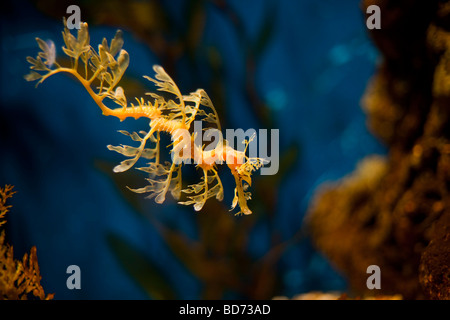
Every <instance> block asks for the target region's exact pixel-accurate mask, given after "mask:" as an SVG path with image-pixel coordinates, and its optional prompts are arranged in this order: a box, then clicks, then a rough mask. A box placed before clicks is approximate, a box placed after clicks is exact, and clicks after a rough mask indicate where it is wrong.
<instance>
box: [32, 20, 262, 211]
mask: <svg viewBox="0 0 450 320" xmlns="http://www.w3.org/2000/svg"><path fill="white" fill-rule="evenodd" d="M63 38H64V43H65V46H63V47H62V50H63V51H64V54H65V55H67V56H68V57H69V58H70V67H64V66H62V65H60V64H59V63H58V61H57V60H56V50H55V44H54V43H53V42H52V41H47V42H45V41H43V40H42V39H39V38H36V41H37V43H38V45H39V48H40V49H41V52H39V54H38V56H37V57H36V58H32V57H27V61H28V62H29V63H30V64H31V66H30V69H31V72H30V73H29V74H27V75H26V76H25V79H26V80H28V81H38V82H37V84H36V86H37V85H39V84H40V83H42V82H43V81H44V80H45V79H47V78H48V77H50V76H53V75H55V74H57V73H66V74H69V75H72V76H73V77H75V78H76V79H77V80H78V81H79V82H80V83H81V85H82V86H83V87H84V88H85V89H86V91H87V92H88V93H89V95H90V96H91V97H92V99H93V100H94V102H95V103H96V104H97V105H98V106H99V107H100V109H101V111H102V112H103V115H105V116H114V117H117V118H119V119H120V121H123V120H124V119H126V118H130V117H132V118H135V119H138V118H141V117H145V118H148V119H149V120H150V129H149V130H148V131H140V132H139V133H136V132H133V133H129V132H127V131H119V132H121V133H122V134H124V135H127V136H128V137H130V139H131V140H133V141H134V142H136V144H137V146H128V145H120V146H111V145H108V149H109V150H112V151H116V152H118V153H121V154H122V155H124V156H125V157H127V158H128V159H126V160H124V161H122V162H121V163H120V164H119V165H117V166H116V167H115V168H114V172H124V171H126V170H128V169H130V168H131V167H133V166H134V165H135V164H136V162H137V161H138V160H139V159H140V158H144V159H147V160H150V162H149V163H148V166H146V167H142V168H137V169H138V170H142V171H145V172H147V173H148V174H149V177H148V178H147V181H148V185H146V186H145V187H143V188H139V189H131V188H129V189H130V190H131V191H134V192H137V193H149V195H148V198H153V197H154V198H155V201H156V202H157V203H159V204H160V203H163V202H164V200H165V198H166V194H167V193H168V192H170V193H171V194H172V196H173V197H174V198H175V199H176V200H179V199H180V197H181V192H183V193H186V194H187V201H184V202H179V203H180V204H183V205H193V206H194V209H195V210H196V211H200V210H201V209H202V208H203V205H204V204H205V202H206V200H208V199H209V198H212V197H216V199H217V200H219V201H221V200H223V185H222V182H221V180H220V177H219V174H218V172H217V167H216V164H218V163H223V162H226V164H227V166H228V168H229V169H230V170H231V173H232V175H233V176H234V179H235V182H236V188H235V190H234V199H233V202H232V208H231V210H233V209H234V208H235V207H236V206H239V209H240V210H239V212H237V213H236V214H240V213H243V214H246V215H248V214H251V213H252V211H251V210H250V209H249V208H248V205H247V200H249V199H250V198H251V193H250V192H248V191H247V188H248V187H249V186H250V185H251V183H252V180H251V174H252V172H253V171H255V170H258V169H259V168H260V167H262V166H263V164H264V162H265V160H264V159H261V158H250V157H248V156H247V155H246V150H247V147H248V144H249V143H250V141H251V139H249V140H245V141H243V143H244V144H245V150H244V151H238V150H235V149H234V148H232V147H230V146H229V144H228V142H227V141H226V140H225V139H221V140H220V141H219V143H217V145H216V147H215V148H214V149H212V150H205V148H204V146H199V145H197V144H195V143H194V142H195V140H196V139H195V138H196V134H195V132H192V133H191V131H192V130H190V129H191V124H192V122H193V121H194V120H200V121H204V122H207V123H209V125H210V126H212V127H213V128H215V129H217V130H218V131H219V132H221V127H220V122H219V118H218V114H217V112H216V109H215V108H214V105H213V104H212V102H211V100H210V98H209V96H208V95H207V94H206V92H205V91H204V90H203V89H198V90H196V91H195V92H192V93H190V94H189V95H182V94H181V93H180V90H179V89H178V87H177V85H176V84H175V82H174V81H173V80H172V78H171V77H170V76H169V75H168V74H167V73H166V72H165V71H164V69H163V68H162V67H161V66H158V65H155V66H154V67H153V70H154V71H155V73H156V75H155V78H150V77H147V76H145V78H146V79H148V80H150V81H152V82H153V83H154V84H155V86H156V87H157V88H158V89H157V90H158V91H162V92H165V96H171V97H172V99H169V100H167V99H166V98H164V97H163V96H162V95H160V94H158V93H154V92H151V93H148V94H147V95H149V96H150V97H151V98H153V99H152V100H153V101H152V102H150V101H145V100H144V99H143V98H140V99H136V104H133V103H130V104H128V102H127V98H126V96H125V93H124V90H123V88H122V87H120V86H118V84H119V82H120V80H121V78H122V76H123V74H124V73H125V70H126V69H127V67H128V64H129V55H128V53H127V52H126V51H125V50H124V49H122V46H123V37H122V32H121V31H120V30H118V31H117V32H116V34H115V36H114V38H113V39H112V40H111V42H110V43H109V44H108V41H107V40H106V39H103V41H102V43H101V44H100V45H98V51H95V49H94V48H93V47H91V46H90V44H89V32H88V25H87V23H81V25H80V29H79V30H78V33H77V37H75V36H74V35H73V34H71V32H70V31H69V29H68V28H67V24H66V21H65V20H64V31H63ZM105 99H108V100H111V101H113V102H114V103H115V104H117V105H118V107H117V108H114V109H111V108H109V107H107V106H106V105H105V104H104V100H105ZM161 133H166V134H169V135H170V136H171V138H172V141H173V142H172V143H171V144H170V145H168V146H167V147H168V148H169V147H172V149H171V151H170V152H171V154H172V163H170V162H165V163H164V164H163V163H160V134H161ZM186 133H187V134H186ZM147 144H150V145H151V146H147ZM186 150H187V151H186ZM188 160H189V161H191V160H194V163H196V164H197V168H200V169H201V170H202V171H203V177H202V178H201V181H200V182H199V183H197V184H192V185H189V186H188V187H187V188H185V189H182V180H181V167H182V165H183V163H187V161H188ZM188 163H190V162H188Z"/></svg>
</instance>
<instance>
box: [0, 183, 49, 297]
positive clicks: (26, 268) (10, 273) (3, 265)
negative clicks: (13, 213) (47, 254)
mask: <svg viewBox="0 0 450 320" xmlns="http://www.w3.org/2000/svg"><path fill="white" fill-rule="evenodd" d="M12 190H13V187H12V186H9V185H7V186H5V187H4V188H3V189H2V188H0V226H2V225H3V224H5V222H6V220H5V216H6V213H8V211H9V208H10V207H11V206H7V205H6V201H7V199H8V198H10V197H11V196H12V195H13V194H14V192H13V191H12ZM40 282H41V275H40V272H39V265H38V261H37V255H36V247H32V248H31V251H30V254H27V253H25V255H24V256H23V258H22V260H15V259H14V254H13V247H12V246H10V245H8V244H7V243H5V231H4V230H2V232H1V233H0V299H2V300H26V299H29V298H37V299H41V300H43V299H45V300H48V299H53V294H48V295H45V293H44V289H43V288H42V286H41V284H40Z"/></svg>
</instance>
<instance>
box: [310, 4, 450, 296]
mask: <svg viewBox="0 0 450 320" xmlns="http://www.w3.org/2000/svg"><path fill="white" fill-rule="evenodd" d="M373 4H375V5H378V6H379V7H380V8H381V12H382V14H381V16H382V18H381V19H382V26H381V29H380V30H370V35H371V37H372V39H373V41H374V43H375V44H376V45H377V47H378V49H379V50H380V53H381V56H382V62H381V64H380V66H379V67H378V70H377V73H376V75H375V76H374V77H373V79H372V81H371V83H370V84H369V86H368V88H367V90H366V93H365V95H364V97H363V99H362V105H363V108H364V110H365V111H366V113H367V121H368V126H369V128H370V130H371V131H372V132H373V133H374V134H375V135H376V136H377V137H379V138H380V139H381V140H382V141H383V142H384V143H385V144H386V145H387V146H388V148H389V152H388V155H387V156H386V159H383V158H381V157H374V156H371V157H369V158H367V159H364V160H363V161H362V163H361V164H360V165H359V166H358V168H357V170H356V171H355V172H354V173H352V174H350V175H349V176H348V177H345V178H344V179H342V180H341V181H339V182H337V183H334V184H331V185H330V184H327V185H326V186H322V187H320V188H319V190H318V191H317V193H316V195H315V197H314V199H313V201H312V203H311V205H310V208H309V210H308V215H307V223H308V225H309V227H310V229H311V234H312V239H313V242H314V243H315V245H316V246H317V247H318V249H319V250H321V251H322V252H323V253H325V254H326V255H327V256H328V257H329V259H330V260H331V262H332V263H333V264H334V265H335V266H336V267H337V269H339V270H340V271H341V272H342V273H343V274H344V275H346V276H347V277H348V279H349V284H350V286H351V288H352V290H354V292H355V293H356V294H358V295H370V294H372V295H373V290H369V289H368V288H367V286H366V280H367V277H368V276H369V275H368V274H367V273H366V270H367V267H368V266H369V265H378V266H379V267H380V269H381V289H380V290H376V293H377V294H383V295H386V294H388V295H389V294H401V295H402V296H403V297H404V298H405V299H449V298H450V293H449V288H450V286H449V282H450V271H449V270H450V258H449V253H450V218H449V215H450V195H449V190H450V130H449V129H450V122H449V120H450V118H449V116H450V109H449V106H450V3H448V2H447V3H444V2H440V1H426V2H425V1H418V0H415V1H393V0H366V1H363V2H362V10H363V12H365V11H366V8H367V7H368V6H369V5H373Z"/></svg>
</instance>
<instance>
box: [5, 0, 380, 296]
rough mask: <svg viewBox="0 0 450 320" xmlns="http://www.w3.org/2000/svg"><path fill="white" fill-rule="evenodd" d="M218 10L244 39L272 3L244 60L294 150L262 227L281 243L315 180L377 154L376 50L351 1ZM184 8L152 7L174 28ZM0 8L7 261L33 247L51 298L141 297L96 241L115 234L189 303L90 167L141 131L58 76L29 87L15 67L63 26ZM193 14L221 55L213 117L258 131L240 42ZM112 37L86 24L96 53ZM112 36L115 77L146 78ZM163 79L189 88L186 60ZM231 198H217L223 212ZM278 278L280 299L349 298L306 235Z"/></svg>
mask: <svg viewBox="0 0 450 320" xmlns="http://www.w3.org/2000/svg"><path fill="white" fill-rule="evenodd" d="M229 2H230V4H231V5H232V7H233V8H234V9H235V10H236V12H237V14H238V15H239V16H240V17H242V22H243V28H244V30H245V33H246V35H247V37H248V38H249V39H251V38H252V37H253V36H256V35H257V33H258V30H259V28H260V27H261V24H262V23H263V20H264V14H265V9H266V8H267V7H268V6H270V5H272V6H273V7H274V8H276V10H274V11H273V14H274V16H273V21H274V25H273V28H274V29H273V30H274V31H273V35H272V37H271V39H270V42H269V44H268V46H267V48H266V49H265V51H264V52H263V53H262V55H261V57H260V60H259V61H258V65H257V70H256V76H257V78H256V89H257V90H258V92H259V93H260V96H261V98H262V99H263V100H264V102H265V103H266V104H267V105H269V106H270V108H271V109H272V111H273V113H272V114H273V115H274V116H273V118H272V121H273V127H274V128H279V129H280V151H281V152H283V151H285V150H286V148H287V147H288V146H289V145H291V144H292V143H297V144H298V145H300V146H301V153H300V155H299V158H298V161H297V162H296V164H295V166H294V167H293V168H291V169H290V170H289V172H288V173H287V175H286V177H285V178H284V180H283V181H282V184H281V186H280V188H279V189H278V190H276V191H277V194H278V197H277V199H276V214H275V216H274V219H273V220H272V224H273V225H272V226H271V228H274V229H276V230H277V231H278V232H279V233H280V234H282V235H283V237H284V238H285V239H289V238H290V237H292V235H294V234H295V233H296V232H297V231H298V229H299V228H300V227H301V223H302V219H303V217H304V214H305V211H306V209H307V206H308V203H309V201H310V199H311V196H312V195H313V193H314V190H315V189H316V188H317V187H318V186H319V185H320V184H321V183H323V182H324V181H328V180H336V179H338V178H340V177H342V176H343V175H345V174H346V173H349V172H351V171H352V170H353V168H354V166H355V164H356V163H357V161H358V160H360V159H361V158H363V157H364V156H366V155H368V154H371V153H383V152H384V149H383V147H382V146H381V145H380V144H379V143H378V142H377V140H376V139H375V138H374V137H373V136H372V135H371V134H370V133H369V132H368V129H367V128H366V125H365V115H364V113H363V111H362V110H361V107H360V99H361V97H362V94H363V92H364V90H365V87H366V85H367V82H368V80H369V79H370V77H371V75H372V74H373V73H374V70H375V66H376V60H377V52H376V50H375V49H374V48H373V46H372V44H371V42H370V40H369V38H368V35H367V30H366V29H365V21H364V16H363V15H362V13H361V11H360V8H359V1H356V0H353V1H331V0H326V1H316V0H302V1H292V0H284V1H281V0H280V1H269V0H265V1H262V0H253V1H237V0H236V1H229ZM183 3H184V1H163V5H164V7H165V8H166V10H167V12H169V14H170V15H171V16H172V17H173V19H175V20H176V19H181V18H180V17H181V15H182V12H180V10H181V9H180V8H182V7H183V6H182V4H183ZM2 6H3V9H2V19H1V32H2V34H1V87H0V89H1V94H0V99H1V106H0V126H1V127H0V184H2V185H4V184H13V185H14V186H15V190H16V191H17V194H16V195H15V196H14V198H13V200H12V201H11V204H13V208H12V211H11V213H10V215H8V224H7V232H8V234H9V241H10V242H11V243H12V244H13V245H14V248H15V253H16V255H17V256H18V257H20V256H21V255H22V254H23V253H24V252H26V251H29V248H30V247H31V246H33V245H35V246H36V247H37V249H38V259H39V264H40V268H41V273H42V276H43V280H42V284H43V286H44V288H45V290H46V292H50V293H51V292H53V293H55V298H56V299H144V298H147V297H148V296H147V295H146V294H145V292H144V291H143V290H142V289H141V287H140V286H139V285H138V284H137V283H136V282H134V281H133V280H132V278H131V277H130V276H129V275H128V274H127V273H125V272H124V270H123V269H122V267H121V266H120V265H119V263H118V261H117V259H116V257H114V255H113V254H112V252H111V250H110V247H109V246H108V245H107V242H106V240H105V238H106V237H105V234H107V233H108V232H114V233H116V234H119V235H121V237H123V238H125V239H127V240H128V241H129V242H130V243H132V244H134V245H135V246H136V247H137V248H139V249H140V250H142V251H143V252H145V253H146V255H147V256H148V257H149V258H151V259H152V260H154V261H157V263H158V265H159V266H160V267H162V268H163V269H164V270H166V271H167V274H169V275H170V278H171V283H173V285H174V290H175V291H176V292H177V295H178V297H180V298H183V299H196V298H199V297H200V292H201V284H200V283H199V281H198V280H197V279H196V278H195V277H193V276H192V275H190V274H189V273H188V272H186V270H185V269H184V268H183V266H182V265H181V264H180V262H179V261H177V260H176V259H175V258H174V256H173V255H172V254H171V253H170V250H169V249H168V247H167V246H166V245H165V244H164V242H163V241H162V239H161V238H160V236H159V235H158V233H157V232H155V228H154V226H153V224H151V223H149V221H148V220H146V219H144V218H142V217H140V216H138V215H136V214H135V213H134V212H133V210H132V208H131V207H130V206H129V205H128V204H127V202H126V200H125V199H124V198H123V197H122V196H121V195H120V193H119V192H118V190H117V187H116V186H115V185H114V184H113V182H112V180H111V178H110V177H109V176H108V175H106V174H105V173H104V172H102V171H101V170H99V169H98V167H97V166H96V165H95V163H96V161H97V160H99V159H100V160H104V161H109V162H113V163H117V162H118V161H119V160H121V158H120V157H118V156H117V155H116V154H113V153H112V152H110V151H108V150H107V149H106V145H108V144H113V145H118V144H119V143H123V142H128V141H126V140H124V139H123V138H122V137H121V135H120V134H118V133H117V130H119V129H125V130H130V131H131V130H140V129H141V128H142V129H146V126H147V123H146V122H145V121H137V122H134V121H132V120H127V121H125V122H124V123H120V122H119V121H118V120H117V119H115V118H109V117H103V116H102V115H101V113H100V111H99V110H98V108H97V107H96V106H95V104H94V103H93V101H92V100H91V98H90V97H89V96H88V95H87V94H86V92H85V91H84V89H83V88H82V87H81V86H80V85H79V84H77V83H76V82H75V81H73V79H70V78H68V77H65V76H62V75H58V76H55V77H52V78H50V79H48V80H47V81H46V82H44V83H43V84H42V85H40V86H39V87H38V88H37V89H36V88H35V87H34V84H33V83H28V82H26V81H25V80H24V79H23V76H24V74H26V73H27V72H28V64H27V62H26V60H25V58H26V56H29V55H31V56H35V55H36V53H37V52H38V48H37V45H36V42H35V41H34V38H35V37H40V38H42V39H44V40H47V39H53V41H54V42H55V44H56V47H57V48H58V50H59V51H58V53H59V54H61V53H62V52H61V49H60V48H61V46H62V45H63V42H62V37H61V31H62V23H61V20H55V19H52V18H50V17H48V16H46V15H44V14H42V13H41V12H39V11H38V10H36V9H35V7H34V6H33V5H31V4H29V3H28V2H26V1H14V2H12V1H11V2H10V3H9V4H6V5H3V4H2ZM206 7H207V15H206V28H205V32H204V34H203V35H202V39H201V42H202V43H204V44H208V45H211V46H214V47H216V48H217V49H218V51H219V53H220V55H221V57H222V59H223V60H222V63H223V74H221V80H222V81H223V83H224V85H225V86H224V87H225V105H224V106H223V108H224V110H226V116H225V119H222V124H223V125H224V124H226V125H227V126H229V127H232V128H243V129H248V128H260V127H261V124H260V123H259V122H258V119H256V118H255V116H254V114H253V113H252V110H251V108H249V107H248V101H247V99H246V98H245V95H244V89H243V87H244V83H243V81H244V80H243V79H244V76H245V72H246V68H245V65H244V48H243V44H242V42H241V41H240V40H239V35H238V34H236V30H235V29H234V28H233V25H232V23H231V22H230V20H229V19H227V18H226V17H225V16H224V15H223V14H221V12H220V11H218V10H217V9H215V8H214V6H212V5H209V6H208V5H207V6H206ZM63 15H65V12H61V18H62V16H63ZM66 16H67V15H66ZM82 19H83V12H82ZM117 27H121V26H117ZM115 30H116V28H112V27H106V26H98V25H95V26H90V33H91V45H93V46H94V47H96V44H98V43H100V41H101V39H102V37H107V38H108V39H110V38H111V37H112V36H113V35H114V32H115ZM124 38H125V45H124V48H125V49H126V50H127V51H128V52H129V54H130V58H131V61H130V66H129V69H128V72H129V73H131V74H137V75H149V76H152V75H153V71H152V65H153V64H155V63H161V61H159V60H158V58H157V57H156V55H155V54H154V53H152V52H151V50H150V49H149V48H148V46H146V45H145V44H144V43H143V42H142V41H141V40H140V39H139V38H137V37H136V36H134V35H133V34H132V33H131V32H130V31H128V30H127V29H126V28H124ZM176 70H177V79H178V81H179V84H180V87H181V88H182V89H183V90H191V89H192V90H193V89H195V88H191V87H190V81H193V80H192V79H196V77H197V75H195V74H187V71H186V70H188V68H187V62H186V61H185V60H183V59H180V62H179V63H177V65H176ZM206 72H207V71H205V73H206ZM199 77H200V75H199ZM205 89H208V88H205ZM257 174H258V173H257ZM261 181H262V183H263V181H264V180H261ZM230 186H231V185H230ZM231 191H232V190H231ZM274 192H275V190H274ZM230 197H231V195H230V194H229V193H228V194H226V199H225V200H224V201H225V202H226V204H227V205H229V204H230V202H231V199H230ZM210 201H214V200H210ZM149 202H150V203H149V204H148V207H149V210H153V211H154V216H155V217H156V219H161V220H164V221H169V222H170V223H171V224H172V225H175V226H176V227H177V228H179V229H180V230H184V232H185V233H187V234H190V235H192V236H193V237H195V233H196V229H195V225H194V224H193V222H192V220H191V219H190V218H189V215H193V214H195V213H194V212H191V211H189V210H186V209H185V208H180V206H178V205H176V204H174V203H172V202H171V201H166V203H165V204H163V205H159V206H158V205H155V204H154V203H153V201H152V200H149ZM250 206H251V207H252V202H250ZM253 207H254V204H253ZM200 214H208V212H203V211H202V212H201V213H200ZM254 214H255V215H258V212H256V211H255V212H254ZM239 219H241V218H239ZM268 237H269V235H268V232H267V229H266V228H265V227H264V226H261V227H256V228H254V230H253V231H252V235H251V238H250V239H251V241H250V243H249V247H248V251H249V254H252V255H256V256H259V255H263V254H264V252H265V250H267V246H266V244H267V241H268ZM217 241H220V239H217ZM71 264H76V265H79V266H80V268H81V272H82V289H81V290H73V291H71V290H68V289H67V288H66V278H67V276H68V275H67V274H66V268H67V266H69V265H71ZM278 271H279V272H280V274H279V275H278V276H279V278H280V279H281V286H280V288H279V292H278V293H277V294H280V295H287V296H292V295H294V294H297V293H302V292H308V291H311V290H325V291H328V290H341V291H342V290H344V291H345V290H347V289H348V288H347V286H346V282H345V279H343V278H342V277H340V276H339V275H338V274H337V273H336V272H335V271H334V270H333V268H332V267H331V266H330V265H329V264H328V263H327V261H326V259H325V258H324V257H322V255H320V254H319V253H317V252H315V251H314V250H313V249H312V247H311V245H310V244H309V241H308V240H303V241H301V242H299V243H297V244H296V245H295V246H294V247H293V248H291V249H290V250H289V251H287V252H286V253H285V254H284V255H283V257H282V259H281V260H280V262H279V268H278ZM230 297H233V295H231V296H230ZM244 298H245V297H244Z"/></svg>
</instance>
